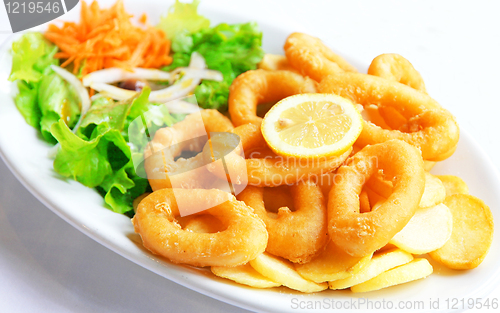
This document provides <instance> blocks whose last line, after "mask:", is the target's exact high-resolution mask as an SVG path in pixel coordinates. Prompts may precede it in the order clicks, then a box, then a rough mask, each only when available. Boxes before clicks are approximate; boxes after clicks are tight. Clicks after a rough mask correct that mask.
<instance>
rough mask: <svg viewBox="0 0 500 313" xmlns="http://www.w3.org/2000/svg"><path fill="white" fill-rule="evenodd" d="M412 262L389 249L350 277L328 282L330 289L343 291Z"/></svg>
mask: <svg viewBox="0 0 500 313" xmlns="http://www.w3.org/2000/svg"><path fill="white" fill-rule="evenodd" d="M411 260H413V256H412V255H411V254H409V253H408V252H405V251H403V250H400V249H397V248H396V249H391V250H386V251H384V252H379V253H376V254H374V255H373V258H372V259H371V260H370V262H368V265H367V266H365V267H364V268H362V269H361V270H360V271H359V272H357V273H356V274H353V275H352V276H351V277H348V278H344V279H339V280H336V281H331V282H328V285H329V286H330V289H345V288H349V287H351V286H354V285H358V284H361V283H363V282H365V281H367V280H370V279H372V278H373V277H375V276H378V275H379V274H381V273H383V272H385V271H387V270H390V269H391V268H394V267H396V266H400V265H403V264H406V263H408V262H410V261H411Z"/></svg>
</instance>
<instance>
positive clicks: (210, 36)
mask: <svg viewBox="0 0 500 313" xmlns="http://www.w3.org/2000/svg"><path fill="white" fill-rule="evenodd" d="M185 37H189V38H191V40H187V39H186V38H185ZM172 50H174V51H175V53H174V57H173V60H174V61H173V63H172V64H171V65H169V66H168V67H166V68H165V70H168V71H170V70H173V69H175V68H177V67H182V66H188V65H189V60H190V57H191V53H193V52H194V51H197V52H199V53H200V54H201V55H203V57H204V58H205V61H206V62H207V66H208V68H210V69H213V70H217V71H220V72H221V73H222V75H223V76H224V80H223V81H222V82H215V81H209V80H204V81H203V82H202V83H201V84H200V85H199V86H197V87H196V89H195V95H196V98H197V100H198V104H199V105H200V106H201V107H203V108H210V109H218V110H220V111H225V110H226V109H227V99H228V97H229V87H230V86H231V83H232V82H233V80H234V79H235V78H236V77H237V76H238V75H240V74H241V73H243V72H245V71H248V70H254V69H256V68H257V64H258V63H259V62H260V61H261V60H262V57H263V56H264V50H263V49H262V32H261V31H260V30H259V28H258V26H257V24H256V23H253V22H250V23H244V24H234V25H229V24H225V23H222V24H219V25H217V26H215V27H212V28H208V29H202V30H200V31H199V32H196V33H193V34H190V35H186V34H181V35H180V36H178V37H176V38H174V40H173V41H172Z"/></svg>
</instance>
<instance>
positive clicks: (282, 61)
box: [257, 53, 299, 73]
mask: <svg viewBox="0 0 500 313" xmlns="http://www.w3.org/2000/svg"><path fill="white" fill-rule="evenodd" d="M257 68H258V69H261V70H266V71H283V70H284V71H290V72H295V73H298V72H299V71H297V70H296V69H295V68H293V67H292V66H291V65H290V63H288V59H287V58H286V56H284V55H279V54H270V53H266V54H264V57H263V58H262V60H261V61H260V63H259V64H257Z"/></svg>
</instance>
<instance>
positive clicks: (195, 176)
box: [144, 110, 234, 190]
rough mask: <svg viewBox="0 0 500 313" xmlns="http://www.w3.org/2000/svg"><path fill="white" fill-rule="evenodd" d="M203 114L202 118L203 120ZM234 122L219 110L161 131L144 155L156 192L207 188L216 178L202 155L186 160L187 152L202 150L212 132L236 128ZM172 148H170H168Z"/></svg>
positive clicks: (149, 178)
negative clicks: (181, 156)
mask: <svg viewBox="0 0 500 313" xmlns="http://www.w3.org/2000/svg"><path fill="white" fill-rule="evenodd" d="M200 114H201V118H200ZM233 128H234V127H233V124H232V123H231V121H230V120H229V119H228V118H227V117H225V116H224V115H222V114H221V113H220V112H219V111H217V110H203V111H200V113H193V114H190V115H188V116H186V118H185V119H184V120H182V121H181V122H179V123H176V124H174V125H173V126H171V127H165V128H162V129H159V130H158V131H157V132H156V134H155V136H154V138H153V140H152V141H151V142H150V144H149V145H148V147H147V148H146V150H145V152H144V159H145V162H144V166H145V169H146V173H147V176H148V180H149V183H150V185H151V188H152V189H153V190H158V189H163V188H172V186H174V187H179V186H180V185H182V187H183V188H190V189H193V188H202V189H203V188H206V187H207V186H208V185H209V184H210V183H212V182H213V180H214V177H213V176H212V175H210V173H208V171H207V170H206V168H205V167H203V165H204V164H205V163H204V160H203V156H202V155H201V154H198V155H196V156H195V157H192V158H189V159H184V158H179V159H178V160H176V161H175V158H176V157H178V156H179V155H180V154H181V153H182V152H183V151H194V152H197V151H201V150H202V148H203V146H204V145H205V143H206V142H207V134H209V133H210V132H225V131H231V130H232V129H233ZM165 148H168V149H165Z"/></svg>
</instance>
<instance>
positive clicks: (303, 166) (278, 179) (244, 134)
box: [203, 124, 352, 187]
mask: <svg viewBox="0 0 500 313" xmlns="http://www.w3.org/2000/svg"><path fill="white" fill-rule="evenodd" d="M231 132H232V133H234V134H236V135H238V136H239V137H240V140H241V148H242V149H243V151H251V150H252V149H258V148H261V149H263V150H267V149H265V148H267V144H266V141H265V140H264V137H263V136H262V132H261V131H260V127H259V126H256V125H254V124H244V125H241V126H238V127H236V128H235V129H234V130H232V131H231ZM214 139H215V138H214ZM211 140H212V139H211ZM211 144H212V145H217V143H211V142H209V143H207V144H206V145H205V147H204V148H203V156H204V158H205V162H206V163H212V162H213V161H215V160H214V159H213V156H212V154H211V153H210V151H211V149H210V145H211ZM261 151H262V150H261ZM351 151H352V148H351V149H349V150H347V151H346V152H345V153H344V154H342V155H340V156H337V157H330V158H318V159H303V158H294V157H285V156H279V155H276V154H275V153H273V152H272V151H269V150H268V151H267V153H265V154H258V155H254V156H253V157H254V158H250V159H244V158H243V157H242V156H241V155H240V154H239V152H240V151H239V150H238V149H235V150H234V151H233V152H231V153H229V154H227V155H226V156H225V157H224V161H225V164H226V166H227V167H228V168H231V169H232V171H233V172H234V173H244V172H245V171H246V173H247V181H239V182H232V183H235V184H241V183H247V184H248V185H252V186H258V187H276V186H281V185H291V184H295V183H296V182H298V181H300V180H308V179H309V178H310V177H316V176H319V175H322V174H326V173H329V172H332V171H334V170H335V169H336V168H338V167H339V166H340V165H341V164H342V163H343V162H344V161H345V160H346V159H347V157H348V156H349V154H350V153H351ZM259 153H260V152H259ZM251 157H252V156H251ZM208 170H209V171H210V172H211V173H213V174H215V176H217V177H219V178H221V179H230V178H228V177H227V175H226V171H225V169H224V167H223V166H221V165H218V164H215V163H212V164H211V165H210V166H209V167H208ZM240 179H241V177H240Z"/></svg>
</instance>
